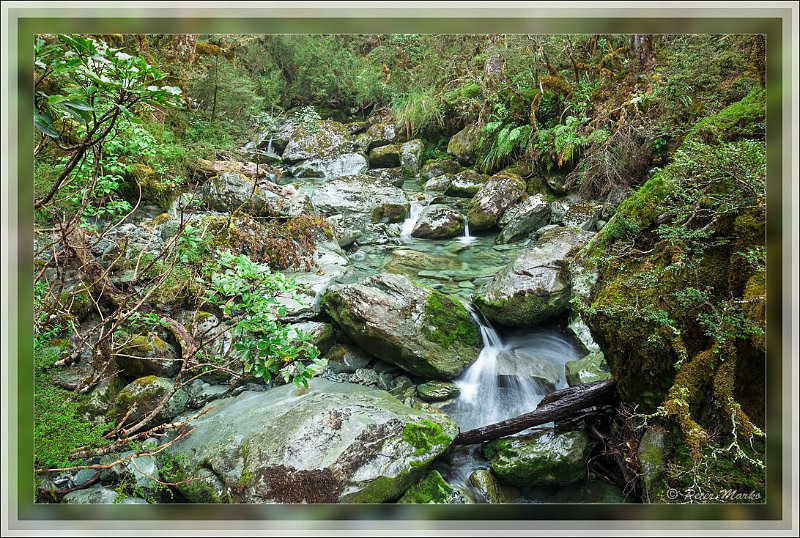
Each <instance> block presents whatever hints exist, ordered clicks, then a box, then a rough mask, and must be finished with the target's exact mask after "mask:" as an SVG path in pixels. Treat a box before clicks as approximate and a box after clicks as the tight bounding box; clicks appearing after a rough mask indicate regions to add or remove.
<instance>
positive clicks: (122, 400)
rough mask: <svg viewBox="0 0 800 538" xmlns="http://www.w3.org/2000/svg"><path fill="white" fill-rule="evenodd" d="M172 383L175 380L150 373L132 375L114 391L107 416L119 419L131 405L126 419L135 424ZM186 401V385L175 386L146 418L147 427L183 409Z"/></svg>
mask: <svg viewBox="0 0 800 538" xmlns="http://www.w3.org/2000/svg"><path fill="white" fill-rule="evenodd" d="M174 387H175V381H173V380H171V379H168V378H164V377H156V376H153V375H151V376H147V377H140V378H139V379H135V380H134V381H132V382H131V383H129V384H128V385H127V386H125V388H123V389H122V390H121V391H120V392H119V393H118V394H117V395H116V398H115V399H114V403H113V406H112V408H111V410H110V411H109V413H108V418H109V419H111V420H113V421H118V420H121V419H122V418H123V417H124V416H125V415H126V413H128V411H129V410H131V409H133V411H131V413H130V414H129V415H128V419H127V420H126V422H127V424H135V423H136V422H138V421H140V420H141V419H143V418H144V417H146V416H147V415H149V414H150V413H151V412H153V411H154V410H155V409H156V408H157V407H158V405H159V404H160V403H161V401H162V400H163V399H164V398H165V397H167V395H168V394H169V393H170V392H172V390H173V388H174ZM188 402H189V394H188V392H187V391H186V389H184V388H180V389H178V390H177V391H176V392H175V393H174V394H173V395H172V396H171V397H170V398H169V400H168V401H167V403H166V404H165V405H164V406H162V407H161V409H160V410H159V411H158V413H156V415H155V416H154V417H153V418H152V419H151V420H150V421H149V422H148V427H152V426H156V425H158V424H163V423H165V422H168V421H170V420H172V419H173V418H175V417H176V416H177V415H179V414H181V413H183V412H184V411H185V410H186V406H187V404H188Z"/></svg>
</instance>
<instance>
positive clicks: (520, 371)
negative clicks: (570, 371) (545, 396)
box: [497, 348, 561, 392]
mask: <svg viewBox="0 0 800 538" xmlns="http://www.w3.org/2000/svg"><path fill="white" fill-rule="evenodd" d="M559 368H560V366H559V365H557V364H555V362H554V361H553V360H552V359H549V358H547V357H539V356H536V355H535V354H533V353H531V352H530V351H528V350H526V349H524V348H522V349H520V348H517V349H505V350H503V351H501V352H500V353H499V354H498V355H497V376H498V378H500V379H499V381H500V383H501V384H502V385H505V386H509V385H510V384H511V383H513V382H515V381H517V380H527V381H532V382H533V383H535V384H537V385H538V386H539V387H541V388H542V389H543V390H544V391H545V392H552V391H553V390H555V389H556V385H558V382H559V381H560V380H561V374H560V372H559Z"/></svg>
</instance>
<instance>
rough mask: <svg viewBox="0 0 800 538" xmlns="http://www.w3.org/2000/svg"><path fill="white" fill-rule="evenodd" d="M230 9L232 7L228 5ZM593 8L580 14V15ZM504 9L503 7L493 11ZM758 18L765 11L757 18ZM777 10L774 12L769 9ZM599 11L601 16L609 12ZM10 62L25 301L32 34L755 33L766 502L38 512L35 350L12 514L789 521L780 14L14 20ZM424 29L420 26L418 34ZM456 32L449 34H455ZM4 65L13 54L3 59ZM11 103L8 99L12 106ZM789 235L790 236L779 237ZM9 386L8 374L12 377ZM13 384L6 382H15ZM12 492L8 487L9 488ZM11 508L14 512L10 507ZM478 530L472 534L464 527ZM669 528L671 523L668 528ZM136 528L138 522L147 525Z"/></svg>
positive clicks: (22, 393) (23, 308)
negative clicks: (761, 168) (764, 213)
mask: <svg viewBox="0 0 800 538" xmlns="http://www.w3.org/2000/svg"><path fill="white" fill-rule="evenodd" d="M232 11H233V10H232ZM588 11H590V10H587V12H588ZM500 12H501V10H500ZM761 12H762V13H763V12H764V11H761ZM773 12H774V11H773ZM604 13H605V14H606V16H607V15H608V10H605V11H604ZM18 23H19V26H18V32H19V33H18V35H17V44H18V54H19V56H18V58H17V60H18V66H19V71H18V74H19V85H18V91H19V115H18V118H19V146H18V166H19V168H18V177H19V180H18V187H19V200H18V203H19V206H18V207H19V217H20V218H19V232H20V245H19V256H20V259H19V267H18V271H19V287H18V290H19V298H20V299H22V298H29V297H32V280H31V278H30V275H29V268H30V264H31V261H32V260H31V252H30V248H28V245H31V244H32V238H33V234H32V213H31V211H30V208H31V205H32V177H33V174H32V161H31V159H30V155H31V154H32V140H33V133H32V126H31V123H30V121H29V118H30V117H31V112H32V99H30V97H31V92H30V86H29V85H28V84H27V83H26V81H29V80H30V79H31V78H30V68H29V66H30V65H32V50H31V48H32V47H31V46H30V44H31V43H32V36H33V35H34V34H36V33H54V32H76V33H94V34H106V33H177V32H189V31H191V32H192V33H384V32H385V33H401V32H416V33H650V32H652V33H764V34H766V35H767V50H768V64H767V65H768V68H767V69H768V105H767V114H768V124H767V140H768V148H769V151H768V156H769V158H768V177H769V181H768V194H767V200H768V223H767V224H768V245H769V248H768V253H769V256H768V275H769V277H768V305H769V311H768V319H769V320H770V323H769V325H768V328H767V332H768V357H773V359H772V360H767V382H768V387H769V391H768V394H769V399H768V402H767V410H768V428H767V430H768V432H769V434H768V439H769V442H768V449H767V458H768V467H767V476H768V492H767V503H766V504H765V505H700V506H695V505H673V506H662V505H658V506H652V505H538V506H537V505H487V506H483V505H481V507H480V510H479V511H478V510H476V508H475V507H473V506H463V507H459V506H437V507H427V506H426V507H409V506H404V507H396V506H375V505H373V506H363V507H362V506H352V505H327V506H296V505H280V506H257V507H255V506H241V505H239V506H214V507H208V506H196V505H189V506H187V505H172V506H169V505H164V506H150V507H145V509H146V513H143V512H142V510H143V508H142V507H136V506H86V507H80V506H69V507H65V506H61V505H35V504H33V503H32V502H31V501H28V502H25V501H26V499H32V498H33V483H32V480H31V476H30V473H29V471H28V470H29V469H32V465H33V458H32V422H33V419H32V409H31V408H32V394H31V386H32V354H31V350H30V349H24V350H23V349H20V350H19V351H20V353H19V365H20V366H23V365H24V367H22V368H19V371H18V374H19V377H18V385H17V386H18V389H19V408H18V420H19V441H18V447H17V448H18V450H19V454H18V460H17V461H18V471H19V477H18V478H19V482H18V488H19V489H18V493H19V498H18V503H19V504H18V507H19V518H20V519H21V520H22V519H26V520H37V519H41V520H53V519H65V520H97V519H116V520H120V519H124V520H128V519H136V520H141V519H142V516H143V515H146V516H147V518H153V519H161V520H170V521H175V520H178V521H188V520H210V519H269V520H298V519H302V520H307V521H309V522H310V521H313V520H349V519H385V518H392V519H419V518H421V519H429V520H459V519H465V520H473V519H486V520H569V521H574V520H606V521H607V520H653V519H659V520H661V519H663V520H668V521H673V522H676V520H731V521H732V520H768V519H773V520H774V519H779V518H781V517H782V515H783V517H786V515H785V514H783V513H782V501H783V499H782V491H783V474H782V457H781V454H782V452H781V448H782V446H783V445H782V432H781V416H782V409H781V402H782V396H783V394H782V384H781V373H782V371H781V370H782V368H781V362H780V361H779V360H778V359H776V357H783V353H782V351H783V350H782V344H783V340H782V327H783V318H782V316H783V312H782V309H781V305H782V295H781V283H782V282H783V274H782V267H781V261H782V236H781V233H782V222H783V220H782V217H783V208H782V207H781V196H782V182H781V177H782V176H781V174H782V169H781V165H782V159H781V155H782V149H783V146H782V138H781V136H782V133H783V121H784V118H783V115H782V108H781V107H782V104H783V94H782V90H783V82H784V79H783V77H784V74H783V69H782V67H783V64H782V54H783V50H782V47H783V33H782V32H783V29H782V19H780V18H724V19H720V18H668V19H652V18H651V19H640V18H631V19H602V18H598V19H570V18H536V19H524V18H516V19H495V18H481V19H474V18H459V19H435V18H434V19H427V20H422V21H421V20H420V19H414V18H363V19H319V18H281V19H259V18H249V19H220V18H189V19H140V20H135V19H122V18H118V19H97V18H65V17H60V18H35V19H34V18H22V19H19V20H18ZM423 28H424V29H423ZM454 29H457V31H454ZM12 58H13V55H12ZM9 104H10V105H11V104H13V101H12V102H10V103H9ZM786 233H788V230H787V232H786ZM18 313H19V317H18V319H22V320H29V319H32V302H31V301H28V300H20V302H19V305H18ZM18 334H19V338H20V340H19V341H20V342H31V341H32V328H31V327H30V326H24V324H20V327H19V333H18ZM9 373H10V374H12V375H11V379H12V380H13V373H14V372H13V368H12V369H11V370H10V372H9ZM12 388H13V387H12ZM9 486H10V487H11V488H12V489H11V491H12V492H13V486H12V485H11V484H9ZM10 508H12V509H13V505H12V506H11V507H10ZM470 528H477V527H474V526H473V527H470ZM675 528H680V527H679V526H676V527H675ZM144 529H145V527H142V530H144Z"/></svg>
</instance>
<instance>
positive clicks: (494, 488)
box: [469, 469, 506, 504]
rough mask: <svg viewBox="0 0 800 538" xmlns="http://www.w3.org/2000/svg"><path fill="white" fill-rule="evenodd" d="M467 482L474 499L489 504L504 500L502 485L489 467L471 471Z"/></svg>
mask: <svg viewBox="0 0 800 538" xmlns="http://www.w3.org/2000/svg"><path fill="white" fill-rule="evenodd" d="M469 483H470V485H471V486H472V491H473V493H474V494H475V500H476V501H478V502H480V503H490V504H498V503H503V502H506V500H505V495H504V492H503V488H502V486H501V485H500V484H498V482H497V479H496V478H495V477H494V475H493V474H492V472H491V471H490V470H489V469H478V470H477V471H473V473H472V474H471V475H469Z"/></svg>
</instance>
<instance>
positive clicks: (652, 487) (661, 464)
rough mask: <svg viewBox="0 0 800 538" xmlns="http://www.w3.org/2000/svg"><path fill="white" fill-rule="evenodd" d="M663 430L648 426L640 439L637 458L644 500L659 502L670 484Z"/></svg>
mask: <svg viewBox="0 0 800 538" xmlns="http://www.w3.org/2000/svg"><path fill="white" fill-rule="evenodd" d="M665 438H666V435H665V432H664V431H663V430H660V429H658V428H655V427H650V428H648V429H647V430H646V431H645V432H644V435H643V436H642V438H641V440H640V441H639V450H638V452H637V458H638V460H639V468H640V469H641V472H642V500H643V501H645V502H649V503H651V502H659V501H661V500H662V499H661V497H662V496H663V490H664V489H665V487H666V486H668V483H667V480H666V470H667V468H666V463H665V440H666V439H665Z"/></svg>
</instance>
